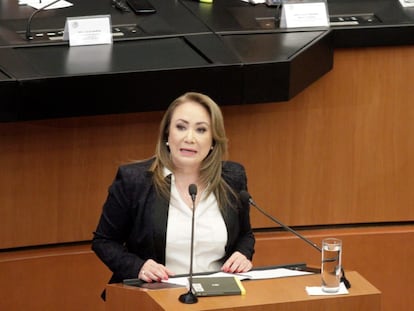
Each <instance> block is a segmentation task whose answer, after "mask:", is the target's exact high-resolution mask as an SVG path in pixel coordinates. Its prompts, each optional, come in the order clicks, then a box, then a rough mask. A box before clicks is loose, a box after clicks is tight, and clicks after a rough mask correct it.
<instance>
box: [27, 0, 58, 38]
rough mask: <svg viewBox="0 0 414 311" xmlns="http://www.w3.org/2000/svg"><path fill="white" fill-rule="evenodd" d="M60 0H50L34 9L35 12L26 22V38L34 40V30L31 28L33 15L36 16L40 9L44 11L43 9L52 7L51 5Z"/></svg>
mask: <svg viewBox="0 0 414 311" xmlns="http://www.w3.org/2000/svg"><path fill="white" fill-rule="evenodd" d="M59 1H60V0H55V1H53V2H50V3H48V4H46V5H45V6H42V7H41V8H39V9H37V10H36V11H34V12H33V13H32V14H31V15H30V17H29V19H28V20H27V24H26V40H33V36H32V32H31V30H30V28H31V24H32V19H33V17H34V16H35V15H36V14H37V13H39V12H40V11H43V10H44V9H46V8H47V7H50V6H51V5H53V4H55V3H57V2H59ZM40 3H41V1H40Z"/></svg>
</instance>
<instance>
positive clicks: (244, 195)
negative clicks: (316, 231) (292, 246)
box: [240, 190, 351, 289]
mask: <svg viewBox="0 0 414 311" xmlns="http://www.w3.org/2000/svg"><path fill="white" fill-rule="evenodd" d="M240 199H241V200H242V202H248V203H249V204H251V205H253V206H254V207H255V208H256V209H257V210H258V211H259V212H261V213H262V214H263V215H265V216H266V217H268V218H269V219H271V220H272V221H274V222H275V223H277V224H278V225H280V226H282V227H283V228H284V229H286V230H287V231H289V232H291V233H293V234H294V235H296V236H297V237H298V238H300V239H301V240H303V241H305V242H306V243H308V244H309V245H310V246H312V247H313V248H315V249H317V250H318V251H319V252H320V253H322V249H321V248H320V247H319V246H318V245H316V244H315V243H313V242H312V241H310V240H309V239H307V238H306V237H304V236H303V235H301V234H300V233H299V232H297V231H295V230H293V229H292V228H290V227H289V226H287V225H285V224H283V223H282V222H280V221H279V220H277V219H276V218H274V217H273V216H272V215H270V214H269V213H267V212H266V211H264V210H263V209H261V208H260V207H259V206H258V205H257V204H256V202H255V201H253V199H252V197H251V196H250V194H249V193H248V192H247V191H245V190H243V191H241V192H240ZM341 272H342V277H341V281H342V282H344V284H345V287H346V288H348V289H349V288H351V283H350V282H349V281H348V279H347V278H346V276H345V271H344V269H343V268H341Z"/></svg>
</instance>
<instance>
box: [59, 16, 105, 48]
mask: <svg viewBox="0 0 414 311" xmlns="http://www.w3.org/2000/svg"><path fill="white" fill-rule="evenodd" d="M63 40H69V45H70V46H80V45H96V44H112V26H111V16H110V15H95V16H81V17H68V18H67V19H66V23H65V30H64V33H63Z"/></svg>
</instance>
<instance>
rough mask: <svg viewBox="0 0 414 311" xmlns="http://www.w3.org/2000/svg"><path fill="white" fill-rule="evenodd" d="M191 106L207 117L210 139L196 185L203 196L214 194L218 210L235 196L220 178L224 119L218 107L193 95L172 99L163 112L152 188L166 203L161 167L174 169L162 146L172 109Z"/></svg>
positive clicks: (206, 98) (167, 191)
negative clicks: (203, 190) (200, 108)
mask: <svg viewBox="0 0 414 311" xmlns="http://www.w3.org/2000/svg"><path fill="white" fill-rule="evenodd" d="M185 102H194V103H198V104H200V105H201V106H203V107H204V108H205V109H206V110H207V112H208V113H209V115H210V118H211V129H212V138H213V148H212V150H211V151H210V153H209V154H208V155H207V156H206V158H205V159H204V160H203V161H202V163H201V167H200V181H201V183H203V184H204V185H206V186H207V188H206V194H207V195H209V194H210V193H212V192H213V193H214V194H215V196H216V199H217V202H218V204H219V207H220V208H223V207H224V206H225V205H226V204H228V203H229V197H230V195H233V196H235V193H234V191H233V190H232V189H231V188H230V187H229V186H228V184H227V183H226V182H225V181H224V179H223V178H222V177H221V171H222V161H223V160H225V159H226V157H227V155H228V154H227V152H228V149H227V148H228V147H227V141H228V140H227V137H226V132H225V128H224V119H223V114H222V112H221V109H220V107H219V106H218V105H217V104H216V103H215V102H214V101H213V100H212V99H211V98H210V97H209V96H207V95H204V94H201V93H195V92H189V93H185V94H184V95H182V96H180V97H178V98H177V99H175V100H174V101H173V102H172V103H171V104H170V106H169V107H168V109H167V110H166V112H165V114H164V116H163V118H162V120H161V123H160V128H159V134H158V141H157V145H156V148H155V161H154V163H153V164H152V166H151V168H150V171H152V172H153V173H154V186H155V188H156V190H157V191H158V193H159V194H161V195H162V196H163V197H164V198H166V199H168V198H169V195H170V188H169V187H170V184H169V182H167V181H166V179H165V176H164V171H163V169H164V167H165V168H167V169H169V170H171V171H173V170H174V165H173V163H172V160H171V157H170V151H169V148H168V146H167V144H166V142H167V140H168V134H169V128H170V123H171V118H172V115H173V113H174V111H175V109H176V108H177V107H178V106H179V105H181V104H183V103H185Z"/></svg>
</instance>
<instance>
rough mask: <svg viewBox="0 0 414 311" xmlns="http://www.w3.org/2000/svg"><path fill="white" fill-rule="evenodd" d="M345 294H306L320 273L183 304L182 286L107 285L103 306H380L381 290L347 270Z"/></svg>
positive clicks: (312, 310)
mask: <svg viewBox="0 0 414 311" xmlns="http://www.w3.org/2000/svg"><path fill="white" fill-rule="evenodd" d="M347 278H348V279H349V281H350V282H351V284H352V287H351V288H350V290H349V294H348V295H332V296H308V294H307V293H306V291H305V286H319V285H320V275H319V274H315V275H306V276H299V277H288V278H279V279H269V280H254V281H244V282H243V284H244V286H245V288H246V295H245V296H222V297H199V299H198V303H196V304H183V303H181V302H179V301H178V297H179V296H180V295H181V294H183V293H185V292H186V290H185V289H184V288H173V289H160V290H145V289H140V288H137V287H131V286H125V285H122V284H110V285H108V286H107V302H106V307H107V308H106V310H108V311H109V310H117V311H120V310H136V308H137V307H138V306H139V307H140V308H142V309H143V310H250V311H259V310H260V311H264V310H282V311H293V310H307V311H323V310H335V311H342V310H343V311H345V310H369V311H375V310H381V293H380V291H379V290H378V289H376V288H375V287H374V286H373V285H371V284H370V283H369V282H368V281H367V280H365V279H364V278H363V277H362V276H361V275H360V274H359V273H358V272H355V271H351V272H347Z"/></svg>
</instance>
